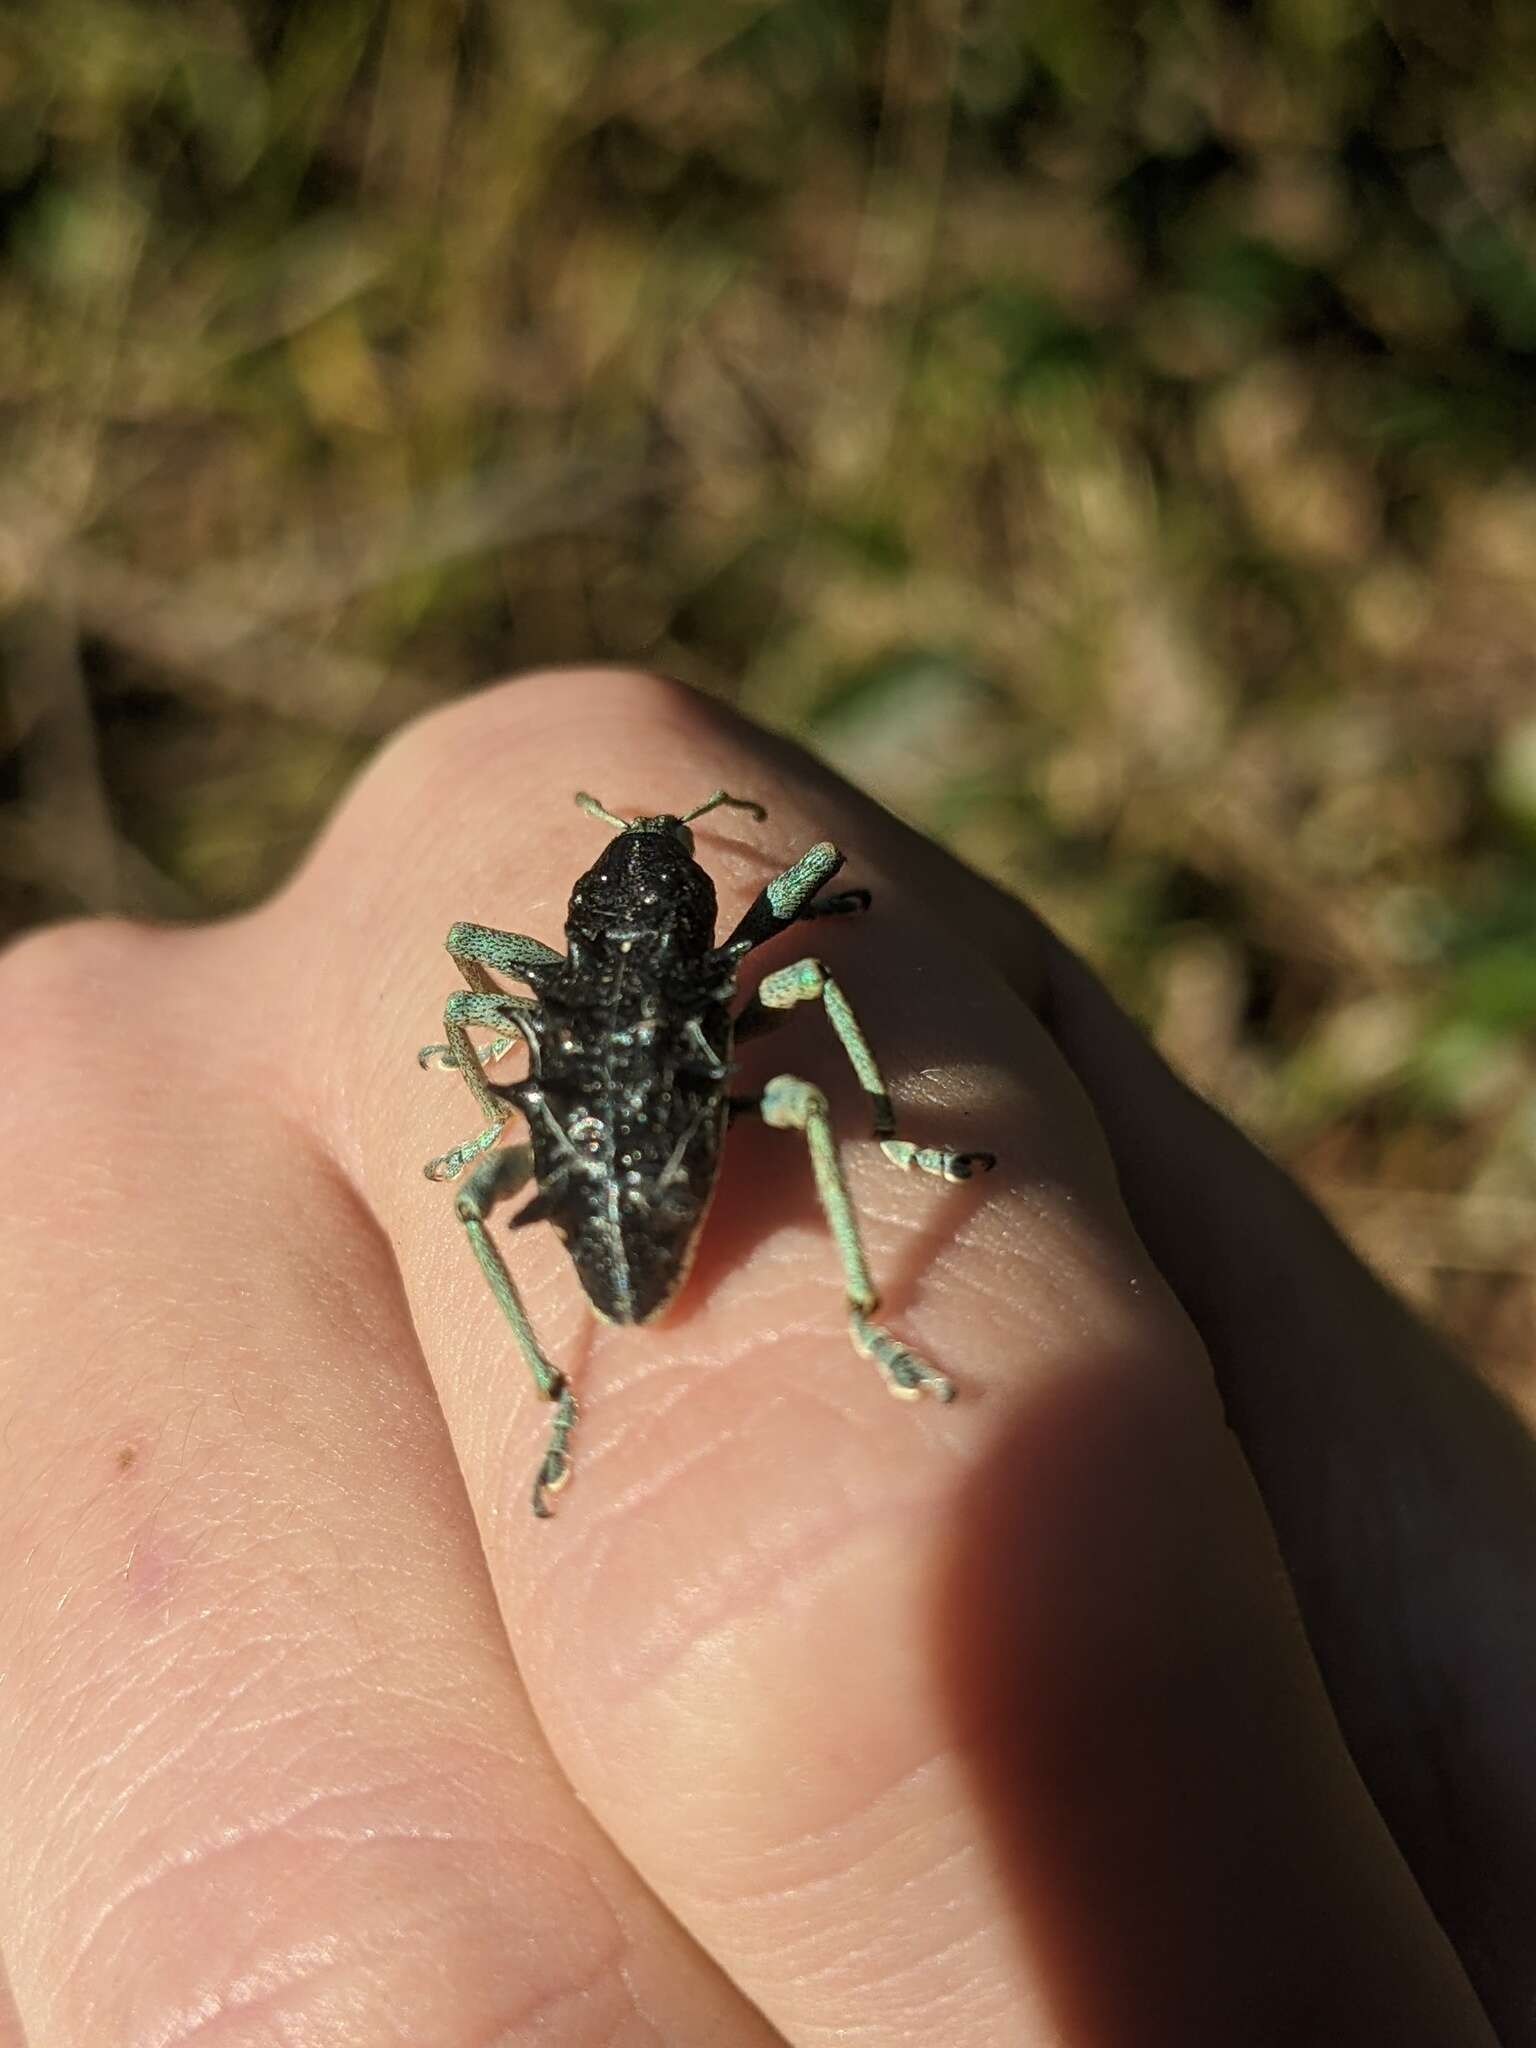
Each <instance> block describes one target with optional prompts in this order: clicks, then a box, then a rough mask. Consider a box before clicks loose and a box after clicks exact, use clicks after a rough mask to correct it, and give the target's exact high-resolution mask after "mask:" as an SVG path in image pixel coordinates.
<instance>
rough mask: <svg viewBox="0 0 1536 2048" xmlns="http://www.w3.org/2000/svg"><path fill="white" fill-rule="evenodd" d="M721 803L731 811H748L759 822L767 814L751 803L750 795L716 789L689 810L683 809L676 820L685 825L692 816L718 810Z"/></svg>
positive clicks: (699, 816)
mask: <svg viewBox="0 0 1536 2048" xmlns="http://www.w3.org/2000/svg"><path fill="white" fill-rule="evenodd" d="M722 804H728V805H729V806H730V808H731V809H732V810H733V811H750V812H751V813H752V815H753V817H754V818H756V820H757V822H758V823H759V824H761V823H762V822H763V820H764V819H765V818H766V817H767V815H768V813H767V812H766V811H765V810H764V809H763V807H762V805H761V804H755V803H753V801H752V799H751V797H749V796H727V795H726V793H725V791H724V790H723V789H717V790H716V791H715V792H714V794H713V795H712V796H707V797H705V799H704V801H703V803H701V804H695V805H694V807H693V809H692V810H691V811H684V813H683V815H682V816H681V817H680V818H679V819H678V821H677V822H678V823H679V825H686V824H688V823H689V822H690V821H691V820H692V819H694V818H702V817H703V815H704V813H705V812H706V811H718V810H719V809H720V807H721V805H722Z"/></svg>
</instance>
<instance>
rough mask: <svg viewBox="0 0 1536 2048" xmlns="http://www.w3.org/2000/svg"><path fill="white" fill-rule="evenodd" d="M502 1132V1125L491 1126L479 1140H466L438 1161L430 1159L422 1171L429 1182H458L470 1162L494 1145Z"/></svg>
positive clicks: (441, 1156)
mask: <svg viewBox="0 0 1536 2048" xmlns="http://www.w3.org/2000/svg"><path fill="white" fill-rule="evenodd" d="M501 1132H502V1126H501V1125H500V1124H491V1125H490V1126H489V1128H488V1129H486V1130H483V1131H482V1132H481V1133H480V1135H479V1137H478V1138H466V1139H465V1141H464V1143H463V1144H462V1145H455V1146H454V1148H453V1150H452V1151H451V1152H444V1153H442V1154H441V1155H440V1156H439V1157H438V1158H436V1159H429V1160H428V1161H427V1163H426V1165H425V1166H424V1167H423V1168H422V1169H421V1170H422V1172H423V1173H424V1174H425V1175H426V1177H427V1179H428V1180H457V1179H458V1177H459V1175H460V1174H461V1173H462V1172H463V1171H464V1169H465V1167H466V1166H468V1164H469V1162H470V1160H471V1159H475V1158H477V1157H478V1156H479V1155H480V1153H482V1152H483V1151H484V1150H485V1149H486V1147H487V1146H488V1145H494V1144H495V1142H496V1140H497V1139H498V1138H499V1137H500V1136H501Z"/></svg>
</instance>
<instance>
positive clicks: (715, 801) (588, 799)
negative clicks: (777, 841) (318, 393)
mask: <svg viewBox="0 0 1536 2048" xmlns="http://www.w3.org/2000/svg"><path fill="white" fill-rule="evenodd" d="M576 802H577V806H578V807H579V808H580V809H581V810H583V811H585V812H586V814H587V816H588V817H589V818H601V819H602V821H603V823H604V824H605V825H612V826H613V828H614V830H615V831H616V832H628V831H630V830H631V828H632V827H634V826H635V825H638V824H641V823H644V822H647V821H645V820H642V819H639V818H621V817H620V816H619V815H618V813H617V812H616V811H610V810H609V808H608V806H607V805H606V804H600V803H599V802H598V800H597V798H596V797H595V796H588V795H587V792H586V791H585V790H584V789H578V790H577V792H576ZM722 805H728V806H729V807H730V808H731V809H732V810H734V811H750V812H751V813H752V815H753V817H754V818H756V820H757V822H758V823H759V824H761V823H762V822H763V820H764V819H765V818H766V817H767V815H768V813H767V812H766V811H765V810H764V809H763V807H762V805H761V804H756V803H754V802H753V801H752V799H751V797H749V796H731V795H729V794H727V792H726V791H725V790H723V789H717V790H715V791H713V792H712V793H711V794H710V795H709V796H707V797H705V799H704V801H703V803H701V804H695V805H694V807H693V809H692V810H691V811H684V813H683V815H682V816H681V817H680V818H679V819H678V821H677V822H678V824H679V825H687V824H690V823H691V822H692V821H693V819H695V818H702V817H703V815H704V813H705V812H706V811H718V810H719V809H720V808H721V806H722Z"/></svg>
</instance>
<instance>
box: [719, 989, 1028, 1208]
mask: <svg viewBox="0 0 1536 2048" xmlns="http://www.w3.org/2000/svg"><path fill="white" fill-rule="evenodd" d="M817 1001H819V1002H820V1003H821V1006H822V1008H823V1009H824V1010H825V1011H826V1013H827V1018H828V1021H829V1022H830V1024H831V1026H832V1029H833V1030H834V1031H835V1032H836V1033H837V1036H838V1041H839V1043H840V1044H841V1046H842V1048H843V1051H844V1052H845V1053H847V1055H848V1059H849V1063H850V1065H851V1066H852V1068H853V1071H854V1072H855V1074H857V1075H858V1077H859V1082H860V1085H861V1086H862V1088H863V1090H864V1092H865V1094H866V1095H867V1096H868V1097H869V1104H870V1109H871V1112H872V1113H873V1116H874V1124H875V1138H876V1141H877V1142H878V1144H879V1146H880V1149H881V1151H882V1152H883V1153H884V1154H885V1156H886V1158H887V1159H889V1160H890V1162H891V1164H892V1165H893V1166H904V1167H916V1169H917V1170H918V1172H919V1173H933V1174H937V1175H938V1176H939V1177H940V1179H942V1180H969V1179H970V1177H971V1175H972V1174H973V1173H985V1172H987V1171H988V1169H989V1168H991V1167H993V1166H995V1165H996V1164H997V1158H996V1155H995V1154H994V1153H991V1152H951V1151H949V1150H947V1149H946V1148H945V1147H942V1146H930V1145H914V1144H912V1143H911V1142H910V1140H908V1139H906V1138H898V1137H897V1135H896V1115H895V1112H894V1110H893V1109H892V1108H891V1097H890V1091H889V1090H888V1089H887V1087H886V1085H885V1081H884V1079H883V1077H882V1075H881V1072H880V1069H879V1067H878V1066H876V1064H875V1056H874V1053H873V1052H872V1051H871V1050H870V1045H869V1040H868V1039H867V1038H866V1037H865V1036H864V1033H863V1031H862V1030H861V1029H860V1028H859V1020H858V1019H857V1017H855V1016H854V1014H853V1010H852V1008H851V1007H850V1005H849V1002H848V998H847V997H846V996H845V995H844V994H843V992H842V990H841V989H840V988H839V987H838V985H837V983H836V982H835V981H834V980H833V979H832V977H831V975H830V974H828V972H827V970H826V968H825V967H824V966H823V965H822V963H821V961H819V960H797V961H796V962H795V963H794V965H793V966H792V967H781V968H779V969H778V971H777V972H776V973H774V974H766V975H764V977H763V979H762V981H761V982H760V984H759V985H758V989H757V993H756V994H755V995H754V996H753V997H752V1000H751V1001H750V1002H749V1003H748V1004H747V1005H746V1007H745V1008H744V1009H743V1011H742V1013H741V1015H740V1017H738V1018H737V1020H736V1036H737V1037H738V1038H742V1037H750V1036H751V1034H752V1033H753V1032H754V1031H762V1030H765V1029H766V1028H767V1027H768V1026H769V1024H770V1023H772V1022H774V1021H776V1016H775V1013H777V1012H782V1011H784V1010H792V1009H793V1008H794V1006H795V1004H796V1003H810V1002H817Z"/></svg>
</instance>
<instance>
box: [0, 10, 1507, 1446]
mask: <svg viewBox="0 0 1536 2048" xmlns="http://www.w3.org/2000/svg"><path fill="white" fill-rule="evenodd" d="M0 231H3V235H4V260H3V268H0V407H3V423H4V434H5V451H4V460H3V467H0V661H3V668H0V931H3V933H10V932H14V931H16V930H19V929H21V928H24V927H26V926H29V925H31V924H34V923H36V922H39V921H41V920H45V919H50V918H57V917H59V916H61V915H65V914H70V913H75V912H78V911H81V910H115V911H123V912H128V913H130V914H133V915H138V916H149V917H155V918H170V919H179V918H188V917H195V916H199V915H204V914H208V913H210V912H219V911H223V910H227V909H230V908H232V907H235V906H239V905H242V904H246V903H249V902H251V901H252V900H254V899H255V898H257V897H258V896H260V895H261V894H262V893H263V892H264V891H266V890H267V889H269V888H270V887H271V886H272V885H273V884H274V883H275V882H276V881H278V880H279V879H280V878H281V877H282V876H283V875H284V873H285V872H286V871H287V870H288V869H289V868H290V867H291V866H292V865H293V863H294V862H295V861H296V859H297V858H298V857H299V855H300V853H301V852H302V850H303V848H304V847H305V845H306V843H307V842H308V841H309V839H310V838H311V836H312V835H313V834H314V832H315V830H316V828H317V826H318V825H319V823H320V821H321V819H322V818H323V817H324V815H325V813H326V811H327V809H328V808H329V806H330V805H331V804H333V803H334V801H335V800H336V798H337V796H338V794H339V792H340V791H341V789H342V788H343V786H344V785H345V783H346V781H347V779H348V778H349V777H350V776H351V775H352V774H353V773H354V772H355V770H356V769H357V767H358V765H359V763H360V762H361V761H362V760H363V759H364V758H365V757H366V756H367V754H368V753H369V752H370V750H371V749H372V748H373V747H374V746H375V745H376V744H377V742H378V741H379V739H380V738H381V736H382V735H384V734H386V733H388V732H389V731H390V730H391V729H392V728H393V727H395V726H396V725H397V724H398V723H399V722H400V721H401V720H402V719H405V718H407V717H408V716H410V715H411V714H412V713H413V712H415V711H417V710H418V709H420V708H422V707H424V706H427V705H430V704H432V703H435V702H438V701H440V700H442V699H444V698H447V697H450V696H453V695H454V694H456V693H459V692H462V691H464V690H467V689H471V688H474V687H475V686H476V685H478V684H479V683H481V682H483V681H484V680H486V679H488V678H490V677H492V676H494V675H497V674H499V673H503V672H505V671H507V670H509V669H514V668H518V667H523V666H526V665H529V664H532V663H542V662H569V661H575V660H584V659H589V658H593V657H596V658H600V659H603V660H616V661H626V662H641V663H647V664H651V665H655V666H657V667H659V668H661V669H663V670H666V671H669V672H671V673H673V674H675V675H679V676H684V677H687V678H688V679H690V680H691V681H693V682H695V683H697V684H699V685H701V686H702V687H703V688H704V689H706V690H709V691H712V692H715V693H717V694H718V695H720V696H721V697H725V698H729V699H730V700H731V701H733V702H735V703H737V704H739V705H741V706H742V707H744V708H745V709H746V710H747V711H749V712H750V713H752V714H753V715H754V716H756V717H758V718H759V719H762V720H764V721H766V722H768V723H769V724H772V725H775V726H778V727H781V728H784V729H787V730H789V731H791V732H793V733H795V734H797V735H799V736H801V737H802V738H804V739H806V740H807V741H808V742H809V743H810V744H811V745H812V746H813V747H815V748H817V749H818V750H819V751H820V752H821V753H822V754H824V755H825V756H826V757H828V758H829V759H830V760H831V761H833V762H834V763H835V764H836V765H837V766H838V767H840V768H841V769H843V770H844V771H845V772H846V773H848V774H849V775H851V776H852V777H853V778H854V779H855V780H856V781H858V782H860V783H862V784H863V785H864V786H866V787H867V788H869V789H870V790H871V791H873V792H874V793H875V794H876V795H877V796H879V797H880V798H882V799H883V800H884V801H885V802H886V803H888V804H890V805H891V806H892V807H893V808H895V809H896V810H898V811H899V812H901V813H903V814H904V815H906V816H907V817H909V818H910V819H912V820H914V821H915V822H916V823H918V824H919V825H921V826H922V827H924V828H925V829H927V830H928V831H930V832H932V833H934V834H935V835H936V836H938V837H939V838H941V839H943V840H945V841H947V842H948V843H949V844H950V845H951V846H953V847H954V848H955V849H956V850H957V851H958V852H959V853H960V854H961V855H962V856H963V857H964V858H965V859H966V860H968V861H970V862H972V863H973V864H974V865H975V866H977V867H979V868H981V869H983V870H984V871H985V872H987V873H988V874H990V875H993V876H995V877H996V878H997V879H998V880H1000V881H1001V882H1003V883H1004V884H1006V885H1007V886H1008V887H1009V888H1012V889H1015V890H1018V891H1020V892H1022V893H1024V894H1026V895H1028V896H1029V897H1030V898H1032V899H1033V900H1034V901H1035V902H1036V903H1037V904H1038V905H1039V906H1040V907H1041V908H1042V909H1043V910H1044V911H1045V913H1046V914H1047V915H1048V916H1049V917H1051V918H1052V919H1053V920H1055V922H1056V923H1057V924H1058V925H1059V926H1060V927H1061V928H1062V929H1063V930H1064V931H1065V932H1066V934H1067V935H1068V936H1069V937H1070V938H1071V939H1072V940H1073V941H1074V942H1075V943H1076V944H1077V945H1078V946H1080V947H1081V948H1082V949H1083V950H1084V951H1085V952H1086V953H1087V954H1088V955H1089V956H1090V957H1091V958H1092V959H1093V960H1094V961H1095V963H1096V964H1097V965H1098V966H1099V968H1100V969H1101V970H1102V972H1103V973H1104V974H1105V975H1106V976H1107V978H1108V980H1109V981H1110V983H1111V985H1112V986H1113V987H1114V989H1115V990H1116V991H1117V993H1118V994H1119V995H1120V997H1121V999H1122V1000H1123V1001H1124V1002H1126V1003H1127V1004H1128V1005H1129V1007H1130V1008H1131V1009H1132V1010H1133V1011H1135V1013H1136V1014H1137V1015H1138V1016H1139V1017H1140V1018H1141V1019H1142V1020H1143V1021H1144V1022H1145V1023H1146V1025H1147V1026H1148V1028H1149V1029H1150V1030H1151V1031H1152V1032H1154V1034H1155V1035H1156V1037H1157V1038H1158V1040H1159V1042H1160V1043H1161V1044H1162V1046H1163V1047H1164V1048H1165V1049H1166V1051H1167V1052H1168V1054H1169V1056H1170V1057H1171V1058H1172V1059H1173V1060H1174V1061H1175V1062H1176V1063H1177V1064H1178V1066H1179V1067H1180V1068H1181V1069H1182V1070H1183V1071H1184V1072H1185V1073H1186V1074H1187V1075H1188V1076H1189V1077H1190V1079H1191V1080H1192V1081H1193V1082H1194V1083H1195V1084H1196V1085H1197V1086H1198V1087H1200V1088H1201V1089H1203V1090H1204V1091H1205V1092H1207V1093H1208V1094H1209V1095H1211V1096H1212V1097H1213V1098H1214V1099H1215V1100H1216V1101H1218V1102H1219V1103H1220V1104H1222V1105H1223V1106H1224V1107H1225V1108H1226V1109H1227V1110H1229V1111H1230V1112H1231V1113H1232V1114H1233V1115H1234V1116H1235V1117H1237V1118H1238V1119H1239V1120H1240V1121H1241V1122H1242V1123H1243V1124H1244V1125H1245V1126H1246V1127H1247V1128H1248V1129H1249V1130H1250V1131H1251V1132H1253V1133H1254V1134H1255V1135H1256V1136H1257V1137H1258V1138H1259V1139H1260V1140H1261V1141H1262V1142H1263V1143H1264V1144H1266V1145H1267V1146H1268V1147H1269V1148H1270V1149H1271V1150H1272V1151H1274V1152H1275V1153H1276V1154H1277V1155H1278V1156H1280V1157H1281V1158H1282V1159H1284V1160H1285V1161H1286V1162H1287V1163H1288V1164H1289V1165H1290V1166H1291V1167H1292V1168H1293V1169H1294V1170H1295V1171H1297V1172H1298V1173H1299V1174H1300V1175H1301V1176H1302V1177H1303V1178H1304V1179H1305V1180H1306V1181H1307V1182H1308V1184H1309V1185H1310V1186H1311V1187H1312V1188H1313V1189H1314V1190H1315V1191H1316V1193H1317V1194H1318V1196H1319V1197H1320V1199H1321V1200H1322V1201H1323V1202H1324V1204H1325V1205H1326V1206H1327V1207H1328V1208H1329V1210H1330V1211H1331V1212H1332V1214H1333V1215H1334V1216H1335V1217H1336V1219H1337V1220H1338V1221H1339V1223H1340V1224H1341V1225H1342V1227H1343V1228H1344V1230H1345V1231H1346V1232H1347V1233H1348V1234H1349V1235H1350V1236H1351V1238H1352V1239H1353V1240H1354V1242H1355V1243H1356V1244H1357V1245H1359V1246H1360V1248H1361V1249H1362V1250H1363V1251H1364V1252H1365V1254H1366V1255H1367V1256H1368V1257H1369V1258H1370V1259H1372V1260H1373V1261H1374V1262H1375V1263H1376V1264H1377V1266H1378V1267H1380V1268H1381V1269H1382V1270H1383V1271H1385V1272H1386V1273H1387V1274H1388V1275H1389V1276H1390V1277H1391V1278H1392V1279H1393V1280H1394V1281H1395V1282H1396V1283H1397V1284H1398V1285H1399V1286H1401V1287H1403V1288H1405V1289H1406V1290H1407V1291H1408V1292H1409V1293H1410V1294H1411V1295H1412V1296H1413V1297H1414V1299H1415V1300H1417V1301H1418V1302H1419V1303H1420V1304H1422V1305H1423V1306H1424V1307H1425V1308H1426V1309H1428V1310H1429V1311H1430V1312H1431V1313H1432V1314H1433V1315H1435V1316H1436V1317H1437V1318H1439V1320H1440V1321H1441V1322H1442V1323H1443V1324H1444V1325H1445V1326H1446V1327H1447V1328H1449V1329H1450V1331H1451V1332H1452V1333H1453V1335H1454V1336H1455V1337H1456V1338H1458V1339H1459V1340H1460V1342H1461V1343H1462V1344H1463V1345H1464V1346H1465V1347H1466V1348H1467V1349H1468V1350H1469V1351H1470V1352H1471V1353H1472V1354H1473V1355H1474V1356H1475V1357H1476V1358H1477V1359H1478V1360H1479V1361H1480V1362H1481V1363H1482V1364H1483V1366H1484V1367H1485V1369H1486V1370H1487V1371H1488V1372H1489V1373H1490V1374H1491V1375H1493V1376H1494V1377H1495V1378H1496V1379H1498V1380H1499V1381H1501V1382H1502V1383H1503V1384H1505V1385H1506V1386H1509V1387H1511V1388H1512V1389H1514V1390H1515V1391H1517V1392H1518V1393H1520V1394H1521V1395H1522V1396H1526V1397H1529V1396H1530V1395H1531V1392H1532V1385H1533V1384H1536V1374H1533V1371H1532V1367H1533V1362H1536V1345H1533V1336H1536V1037H1533V1024H1536V468H1533V462H1532V457H1533V453H1536V8H1531V7H1530V6H1529V5H1528V4H1526V0H1466V4H1458V5H1456V6H1455V7H1450V6H1448V5H1446V4H1445V0H1379V4H1372V0H1268V4H1253V5H1239V4H1220V0H1145V4H1143V5H1141V6H1139V7H1137V6H1132V5H1116V4H1111V0H1030V4H1029V5H1028V6H1020V5H1017V4H1013V0H886V4H876V0H708V4H703V0H499V4H485V0H301V4H286V5H285V4H279V0H265V4H263V0H157V4H151V0H140V4H132V0H30V4H28V0H21V4H17V0H9V4H7V5H5V6H4V7H3V8H0ZM528 772H529V773H530V774H536V773H537V764H530V766H529V770H528ZM679 794H680V795H681V796H685V797H686V796H692V795H695V794H697V793H696V792H689V791H684V792H680V793H679ZM507 798H508V801H509V803H515V801H516V790H515V789H509V790H508V791H507ZM659 800H660V799H659V798H658V801H659ZM13 1050H14V1049H13ZM1533 1405H1536V1404H1533Z"/></svg>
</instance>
